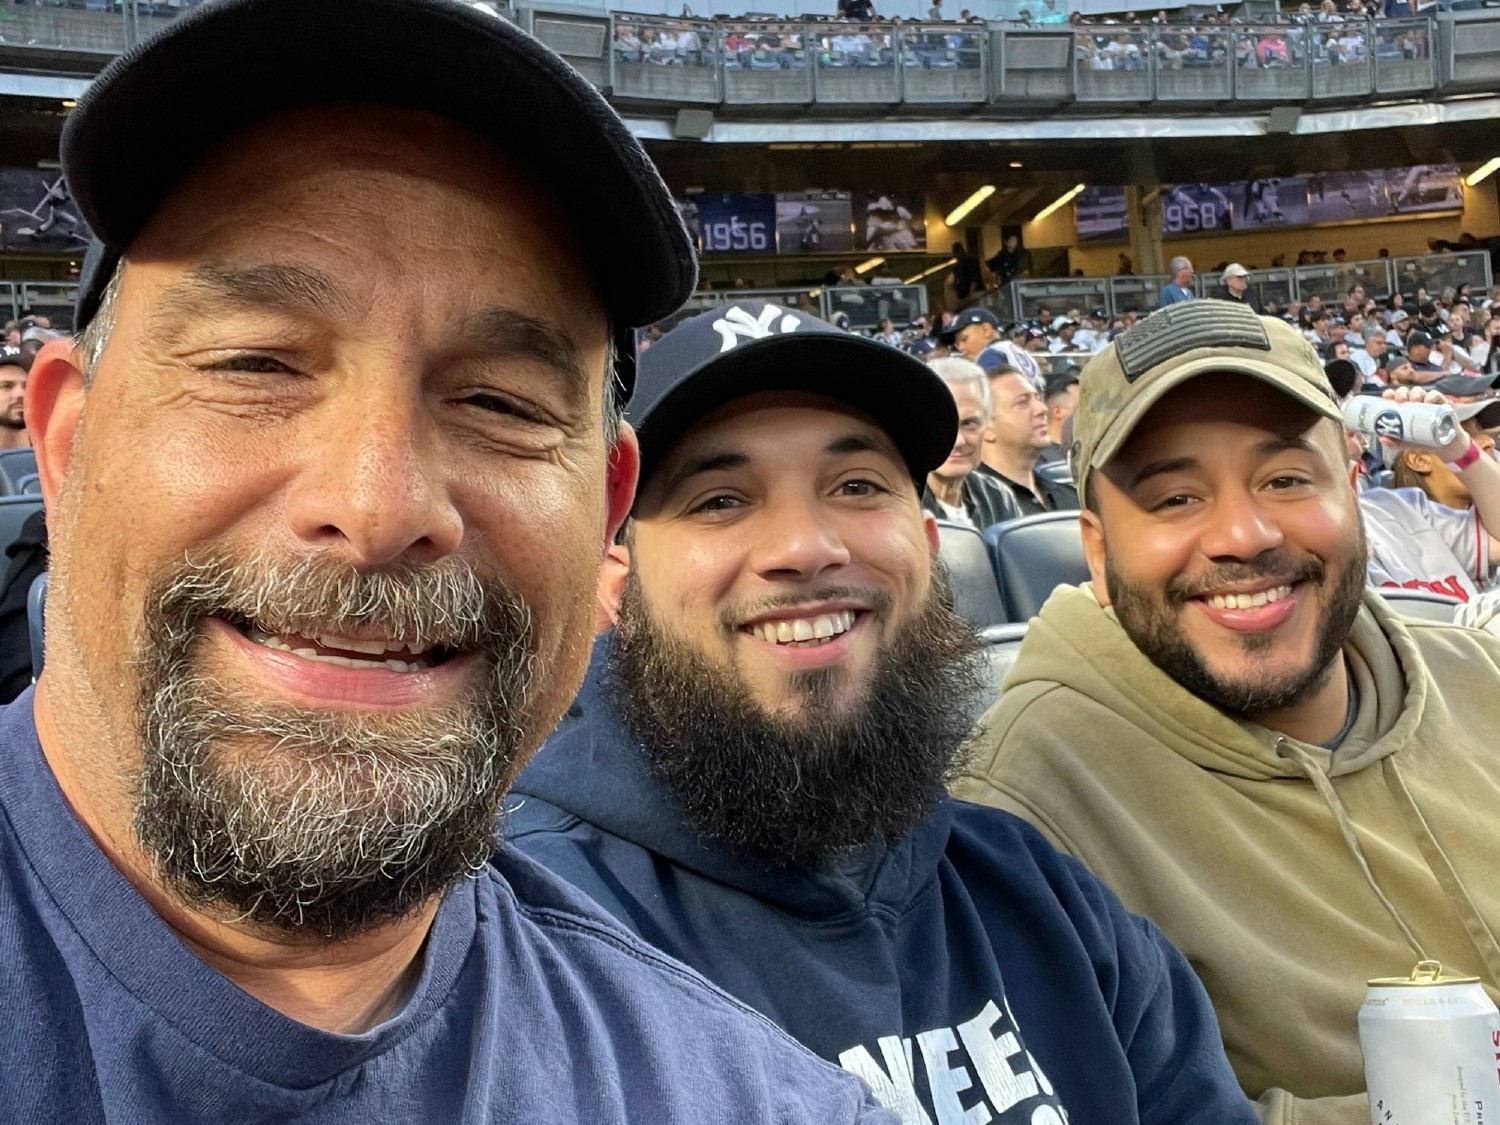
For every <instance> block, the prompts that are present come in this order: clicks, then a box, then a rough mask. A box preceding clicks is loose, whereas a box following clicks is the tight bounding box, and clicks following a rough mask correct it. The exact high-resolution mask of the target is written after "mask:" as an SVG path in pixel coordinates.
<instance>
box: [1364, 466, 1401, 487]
mask: <svg viewBox="0 0 1500 1125" xmlns="http://www.w3.org/2000/svg"><path fill="white" fill-rule="evenodd" d="M1370 483H1371V484H1372V485H1374V486H1375V487H1376V488H1395V487H1396V474H1395V472H1393V471H1392V470H1390V469H1376V470H1375V471H1374V472H1373V473H1371V474H1370Z"/></svg>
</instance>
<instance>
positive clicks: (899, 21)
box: [613, 0, 1430, 70]
mask: <svg viewBox="0 0 1500 1125" xmlns="http://www.w3.org/2000/svg"><path fill="white" fill-rule="evenodd" d="M1411 14H1412V10H1411V8H1410V6H1409V4H1408V2H1407V0H1383V4H1382V5H1380V6H1377V5H1376V4H1375V3H1374V2H1373V0H1372V3H1370V4H1367V3H1366V2H1365V0H1321V4H1320V6H1319V8H1318V9H1317V10H1316V11H1314V10H1313V9H1312V8H1311V7H1310V6H1309V5H1308V4H1306V3H1304V4H1302V5H1301V7H1300V8H1299V9H1297V10H1295V11H1284V12H1277V13H1272V14H1269V15H1266V16H1256V17H1255V18H1254V19H1253V20H1252V19H1247V18H1242V17H1240V16H1238V15H1237V14H1219V13H1217V12H1209V13H1205V14H1194V15H1189V14H1187V13H1185V12H1179V11H1171V12H1169V11H1168V10H1166V9H1163V10H1160V11H1158V12H1157V13H1156V14H1155V15H1151V16H1143V15H1141V14H1140V13H1137V12H1133V11H1127V12H1121V13H1116V14H1114V15H1091V16H1086V15H1084V14H1083V13H1082V12H1077V11H1071V12H1070V11H1069V10H1068V9H1067V6H1066V4H1065V3H1060V2H1059V0H1037V2H1036V3H1035V4H1033V5H1031V6H1030V7H1023V8H1021V9H1019V10H1018V11H1017V14H1016V18H1015V19H1014V20H1006V21H989V20H986V19H985V18H984V17H983V16H979V15H976V14H974V13H973V12H972V11H970V10H969V9H967V8H963V9H960V10H958V11H957V12H953V11H951V10H948V11H945V10H944V8H943V6H942V0H935V2H934V3H933V6H932V8H931V9H930V10H929V11H928V13H927V17H926V20H925V25H931V24H936V23H951V24H972V25H977V26H976V27H975V29H974V30H972V31H968V30H963V29H960V28H958V27H954V28H952V29H951V30H950V29H943V30H937V29H934V28H932V27H931V26H924V21H910V20H906V19H904V18H903V17H901V16H892V17H891V18H889V19H881V18H880V16H879V15H878V13H877V12H876V10H875V7H874V4H873V2H872V0H840V3H839V13H838V15H837V16H833V17H830V16H803V17H798V18H796V19H795V20H793V19H781V18H777V17H769V16H747V17H743V18H739V19H735V20H732V21H731V20H730V19H729V17H726V16H720V15H716V16H714V17H712V21H711V22H704V21H701V20H696V19H695V18H694V16H693V13H692V9H691V6H689V5H685V6H684V8H683V12H682V16H681V17H680V18H678V19H676V20H673V19H670V18H665V19H664V18H658V17H651V16H629V15H627V16H622V17H620V18H618V19H617V21H616V25H615V40H614V45H613V51H614V55H615V58H616V60H617V61H619V62H622V63H645V64H652V65H657V66H679V65H685V66H701V65H706V64H710V63H713V62H714V61H715V60H716V58H717V56H718V52H719V51H720V50H722V52H723V56H724V60H725V62H726V64H727V65H729V66H732V67H743V68H746V69H751V70H777V69H785V68H800V67H805V66H807V65H808V50H809V49H811V50H812V51H813V53H814V57H815V59H816V61H817V63H818V64H819V65H821V66H825V67H840V66H862V65H863V66H887V65H890V64H891V63H892V62H893V60H894V48H895V47H896V46H898V45H899V46H901V47H902V48H903V50H904V57H905V58H906V60H907V63H908V65H928V66H944V65H946V66H955V67H960V68H964V67H969V68H972V67H977V66H978V65H979V51H980V50H981V48H982V47H983V45H984V30H983V29H984V28H985V27H987V26H988V24H990V23H998V24H1002V25H1009V26H1019V27H1053V26H1065V27H1072V28H1076V29H1090V28H1100V30H1098V31H1097V32H1095V33H1094V34H1087V35H1079V37H1078V39H1077V42H1076V46H1075V50H1076V53H1077V56H1078V59H1079V61H1080V63H1081V65H1083V66H1084V67H1085V68H1087V69H1090V70H1135V69H1143V68H1145V66H1146V65H1147V62H1148V58H1149V57H1151V56H1154V57H1155V59H1156V60H1157V62H1158V64H1159V65H1161V66H1164V67H1167V68H1169V69H1193V68H1195V67H1207V66H1212V65H1223V64H1224V63H1226V62H1227V61H1228V60H1229V59H1230V58H1231V57H1232V58H1233V61H1234V64H1235V65H1236V66H1237V67H1241V68H1272V69H1274V68H1277V67H1287V66H1301V65H1302V64H1303V62H1304V61H1305V60H1306V59H1307V58H1309V57H1310V58H1311V59H1312V60H1313V61H1314V63H1315V64H1334V65H1336V64H1340V63H1353V62H1362V61H1365V60H1367V59H1369V58H1370V57H1371V56H1372V55H1376V56H1380V57H1383V58H1391V59H1400V58H1408V59H1417V58H1426V57H1427V56H1428V54H1429V51H1430V45H1429V44H1428V41H1427V32H1426V30H1425V29H1424V28H1422V27H1407V26H1397V27H1389V28H1376V31H1375V36H1374V40H1373V42H1371V40H1370V38H1369V32H1370V27H1371V25H1370V24H1369V22H1368V21H1369V20H1371V19H1375V18H1379V17H1400V16H1409V15H1411ZM914 22H915V23H917V24H918V26H913V27H908V26H907V25H908V24H912V23H914ZM757 23H761V24H764V25H765V26H764V27H757ZM715 24H725V25H726V27H725V30H724V32H723V37H722V41H721V43H720V44H719V45H717V46H716V45H715V43H714V41H713V40H714V35H713V28H714V25H715ZM1248 24H1253V25H1254V27H1253V28H1249V29H1248V30H1247V31H1244V32H1235V33H1232V34H1231V33H1230V29H1231V28H1233V27H1235V26H1239V25H1248ZM804 25H808V27H810V28H811V29H812V30H811V34H810V35H808V34H807V30H808V27H804ZM817 25H827V27H828V29H827V30H822V29H820V28H819V27H818V26H817ZM1276 25H1282V26H1276ZM1105 28H1108V30H1104V29H1105Z"/></svg>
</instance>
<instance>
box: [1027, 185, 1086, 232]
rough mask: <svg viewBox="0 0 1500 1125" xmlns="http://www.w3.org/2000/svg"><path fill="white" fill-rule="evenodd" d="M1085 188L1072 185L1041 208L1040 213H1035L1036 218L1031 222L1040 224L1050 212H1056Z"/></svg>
mask: <svg viewBox="0 0 1500 1125" xmlns="http://www.w3.org/2000/svg"><path fill="white" fill-rule="evenodd" d="M1085 186H1086V185H1084V184H1074V185H1073V186H1072V187H1070V188H1069V189H1068V190H1067V191H1065V192H1063V193H1062V194H1061V195H1059V196H1058V197H1057V198H1056V199H1054V200H1053V201H1052V202H1051V203H1049V204H1047V206H1045V207H1043V208H1042V209H1041V210H1040V211H1038V212H1037V213H1036V217H1035V218H1033V219H1032V220H1031V221H1032V222H1033V223H1039V222H1041V221H1042V220H1043V219H1045V218H1046V217H1047V216H1048V215H1050V214H1052V212H1054V211H1056V210H1057V209H1058V208H1059V207H1061V206H1062V205H1063V204H1065V203H1068V202H1070V201H1071V200H1072V198H1073V197H1074V196H1075V195H1077V194H1078V193H1079V192H1081V191H1082V190H1083V189H1084V187H1085Z"/></svg>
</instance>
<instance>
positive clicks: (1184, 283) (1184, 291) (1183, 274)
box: [1156, 255, 1196, 309]
mask: <svg viewBox="0 0 1500 1125" xmlns="http://www.w3.org/2000/svg"><path fill="white" fill-rule="evenodd" d="M1167 268H1168V270H1169V271H1170V272H1171V274H1172V280H1171V281H1169V282H1167V284H1165V285H1163V286H1162V287H1161V293H1160V295H1159V296H1158V297H1157V300H1156V307H1157V308H1159V309H1164V308H1166V307H1167V306H1168V305H1175V304H1176V303H1177V302H1178V301H1191V300H1192V299H1193V297H1194V296H1196V294H1194V292H1193V263H1192V262H1191V261H1190V260H1188V259H1187V258H1184V257H1182V256H1181V255H1179V256H1178V257H1176V258H1173V259H1172V261H1171V263H1170V264H1169V265H1168V267H1167Z"/></svg>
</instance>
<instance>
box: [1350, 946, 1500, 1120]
mask: <svg viewBox="0 0 1500 1125" xmlns="http://www.w3.org/2000/svg"><path fill="white" fill-rule="evenodd" d="M1359 1045H1360V1048H1361V1049H1362V1050H1363V1051H1364V1056H1365V1085H1366V1089H1368V1090H1369V1092H1370V1120H1371V1122H1372V1123H1373V1125H1489V1123H1493V1122H1500V1076H1497V1069H1496V1067H1497V1062H1500V1011H1496V1009H1495V1005H1494V1002H1493V1001H1491V1000H1490V998H1489V996H1488V995H1486V994H1485V991H1484V988H1483V987H1482V986H1481V985H1480V983H1479V978H1477V977H1449V976H1444V975H1443V967H1442V965H1440V964H1438V962H1436V961H1421V962H1419V963H1418V964H1417V967H1416V968H1415V969H1413V970H1412V973H1411V976H1409V977H1391V978H1386V979H1382V980H1372V981H1370V982H1369V991H1368V992H1367V993H1365V1002H1364V1006H1363V1007H1361V1008H1360V1010H1359Z"/></svg>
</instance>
